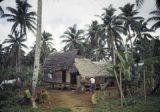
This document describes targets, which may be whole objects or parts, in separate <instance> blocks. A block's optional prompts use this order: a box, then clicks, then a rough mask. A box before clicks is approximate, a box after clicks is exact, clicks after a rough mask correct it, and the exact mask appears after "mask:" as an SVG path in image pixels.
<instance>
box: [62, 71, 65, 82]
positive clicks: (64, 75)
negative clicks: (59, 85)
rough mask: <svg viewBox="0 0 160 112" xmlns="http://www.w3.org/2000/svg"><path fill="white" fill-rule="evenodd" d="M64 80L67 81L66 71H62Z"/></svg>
mask: <svg viewBox="0 0 160 112" xmlns="http://www.w3.org/2000/svg"><path fill="white" fill-rule="evenodd" d="M62 82H66V71H65V70H63V71H62Z"/></svg>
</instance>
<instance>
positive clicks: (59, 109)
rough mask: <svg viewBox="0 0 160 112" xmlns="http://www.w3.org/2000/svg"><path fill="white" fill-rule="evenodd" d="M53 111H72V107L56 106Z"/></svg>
mask: <svg viewBox="0 0 160 112" xmlns="http://www.w3.org/2000/svg"><path fill="white" fill-rule="evenodd" d="M52 112H71V109H70V108H67V107H56V108H54V109H53V110H52Z"/></svg>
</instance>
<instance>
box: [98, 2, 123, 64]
mask: <svg viewBox="0 0 160 112" xmlns="http://www.w3.org/2000/svg"><path fill="white" fill-rule="evenodd" d="M104 11H105V12H104V13H103V14H102V15H101V16H100V17H101V19H102V21H103V25H102V28H103V29H105V32H106V33H107V35H108V36H107V43H108V48H109V49H111V53H112V61H113V64H115V63H116V60H115V44H116V42H119V43H121V42H122V38H121V35H120V33H124V32H125V28H124V27H122V21H121V20H119V19H118V17H117V16H116V15H115V14H114V13H115V11H116V10H115V9H114V8H113V7H112V5H110V6H109V7H108V8H104Z"/></svg>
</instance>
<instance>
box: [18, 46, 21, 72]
mask: <svg viewBox="0 0 160 112" xmlns="http://www.w3.org/2000/svg"><path fill="white" fill-rule="evenodd" d="M20 71H21V47H20V46H19V47H18V72H20Z"/></svg>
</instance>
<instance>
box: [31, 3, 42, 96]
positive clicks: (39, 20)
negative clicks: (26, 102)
mask: <svg viewBox="0 0 160 112" xmlns="http://www.w3.org/2000/svg"><path fill="white" fill-rule="evenodd" d="M41 26H42V0H38V10H37V37H36V49H35V57H34V70H33V77H32V96H35V91H36V85H37V82H38V72H39V61H40V50H41Z"/></svg>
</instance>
